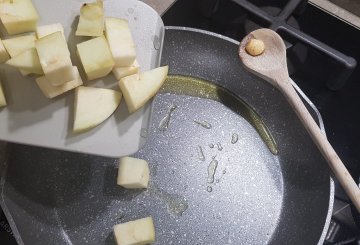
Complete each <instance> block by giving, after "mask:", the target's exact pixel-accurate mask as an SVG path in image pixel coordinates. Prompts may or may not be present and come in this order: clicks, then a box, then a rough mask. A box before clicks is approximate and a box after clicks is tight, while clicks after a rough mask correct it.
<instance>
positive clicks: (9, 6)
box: [0, 0, 39, 35]
mask: <svg viewBox="0 0 360 245" xmlns="http://www.w3.org/2000/svg"><path fill="white" fill-rule="evenodd" d="M0 19H1V22H2V23H3V24H4V27H5V29H6V31H7V33H8V34H9V35H14V34H19V33H23V32H29V31H35V29H36V25H37V22H38V20H39V15H38V13H37V11H36V9H35V7H34V5H33V3H32V1H31V0H1V1H0Z"/></svg>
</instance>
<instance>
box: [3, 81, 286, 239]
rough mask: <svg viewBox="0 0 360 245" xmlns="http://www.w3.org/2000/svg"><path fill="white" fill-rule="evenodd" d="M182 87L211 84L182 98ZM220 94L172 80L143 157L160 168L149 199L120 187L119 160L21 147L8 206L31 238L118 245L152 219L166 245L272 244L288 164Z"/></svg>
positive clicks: (14, 155)
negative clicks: (124, 230) (126, 230)
mask: <svg viewBox="0 0 360 245" xmlns="http://www.w3.org/2000/svg"><path fill="white" fill-rule="evenodd" d="M181 79H183V81H182V82H181ZM189 79H190V80H191V82H189V81H190V80H189ZM185 80H187V81H188V82H185ZM172 82H173V83H174V82H176V83H178V84H180V83H182V84H183V86H185V85H184V84H188V85H189V84H192V83H193V82H195V83H198V84H200V83H201V84H202V85H201V86H200V87H199V88H198V89H196V88H195V87H192V88H191V87H188V85H186V86H187V88H185V87H183V89H184V90H183V93H179V91H178V92H175V91H172V92H171V91H170V88H169V86H168V85H171V83H172ZM167 86H168V87H167ZM209 86H210V87H209ZM213 86H214V85H211V84H210V83H208V82H205V81H203V80H198V79H194V78H186V77H172V76H170V77H169V80H168V82H167V83H166V84H165V86H164V88H163V90H162V93H160V94H158V95H157V96H156V97H155V99H154V102H153V113H152V120H151V125H150V128H149V130H148V132H143V135H142V136H143V137H146V138H147V143H146V144H145V146H144V148H142V149H140V151H139V152H138V153H136V154H134V156H135V157H139V158H143V159H145V160H147V161H148V162H149V165H150V170H151V183H150V187H149V189H148V190H146V191H143V190H125V189H122V188H121V187H119V186H117V185H116V175H117V161H116V160H113V159H107V158H102V157H94V156H89V155H81V154H75V153H69V152H59V151H55V150H50V149H41V148H34V147H28V146H20V145H12V146H11V149H10V154H9V155H10V158H9V161H8V170H7V176H6V182H4V186H3V198H4V203H5V205H6V206H7V210H8V212H9V213H11V214H12V218H13V220H14V221H15V223H16V224H18V225H17V228H18V231H19V233H20V234H21V235H22V239H23V240H24V241H27V243H30V244H35V243H36V244H50V243H56V244H67V243H68V242H69V241H71V243H72V244H85V243H87V244H115V242H114V239H113V234H112V227H113V226H114V225H115V224H117V223H121V222H126V221H129V220H133V219H138V218H143V217H146V216H152V217H153V219H154V223H155V227H156V240H157V242H156V244H267V243H268V242H269V241H271V238H272V235H273V234H274V233H275V229H276V227H277V225H278V222H279V219H280V218H279V217H280V215H281V209H282V205H283V196H284V186H283V177H282V174H281V169H280V163H279V157H278V156H277V155H274V154H272V152H271V151H270V150H269V147H268V145H267V144H266V143H265V142H266V140H265V141H264V139H263V138H262V136H261V135H260V134H259V133H258V131H257V130H256V128H255V127H254V126H252V124H251V123H250V122H249V121H251V120H249V118H244V117H243V116H242V115H241V113H238V111H236V110H234V108H240V109H241V108H242V110H243V111H244V110H245V109H244V108H245V106H246V105H245V104H244V103H242V102H241V100H236V99H234V98H233V97H232V96H233V94H231V93H230V92H226V91H225V90H221V91H223V92H222V94H221V95H222V98H223V99H226V100H227V101H237V102H236V103H238V104H236V105H232V107H229V106H227V105H226V103H221V101H222V100H220V99H216V98H214V97H213V96H214V94H213V92H211V91H220V89H219V88H217V89H215V90H214V89H211V88H214V87H213ZM185 91H188V92H185ZM189 91H190V92H191V93H190V92H189ZM195 91H198V92H199V91H200V92H201V91H202V92H201V93H200V94H198V93H197V92H195ZM249 108H250V107H249ZM249 108H248V109H249ZM248 109H247V110H248ZM250 109H251V108H250ZM240 111H241V110H240ZM249 115H253V113H250V114H249ZM69 159H70V160H69ZM17 214H19V215H17ZM20 214H21V215H20ZM29 229H30V230H31V231H32V232H29ZM39 236H41V241H42V242H40V243H39V239H38V237H39Z"/></svg>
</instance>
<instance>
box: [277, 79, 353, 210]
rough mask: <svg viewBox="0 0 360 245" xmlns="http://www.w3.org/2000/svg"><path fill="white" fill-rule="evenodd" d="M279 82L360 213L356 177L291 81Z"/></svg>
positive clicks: (280, 87) (282, 90)
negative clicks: (352, 175)
mask: <svg viewBox="0 0 360 245" xmlns="http://www.w3.org/2000/svg"><path fill="white" fill-rule="evenodd" d="M286 77H287V78H285V79H288V80H289V79H290V78H289V77H288V76H286ZM283 78H284V77H283ZM278 84H281V85H280V86H279V89H280V90H281V92H282V93H283V94H284V95H285V97H286V99H287V100H288V102H289V103H290V105H291V106H292V108H293V109H294V110H295V112H296V114H297V116H298V117H299V119H300V120H301V122H302V123H303V125H304V127H305V128H306V130H307V131H308V133H309V134H310V136H311V138H312V140H313V141H314V143H315V144H316V145H317V147H318V149H319V150H320V152H321V153H322V155H323V156H324V158H325V159H326V161H327V163H328V164H329V166H330V168H331V169H332V171H333V173H334V175H335V176H336V178H337V180H338V181H339V182H340V184H341V186H342V187H343V189H344V190H345V192H346V194H347V195H348V196H349V198H350V199H351V201H352V203H353V204H354V206H355V207H356V209H357V210H358V212H359V213H360V189H359V187H358V186H357V184H356V183H355V181H354V179H353V178H352V177H351V175H350V173H349V171H348V170H347V169H346V167H345V165H344V163H343V162H342V161H341V159H340V158H339V156H338V155H337V153H336V152H335V150H334V148H333V147H332V146H331V144H330V143H329V141H328V140H327V138H326V137H325V135H324V134H322V132H321V130H320V128H319V127H318V125H317V124H316V122H315V121H314V119H313V118H312V116H311V115H310V113H309V111H308V110H307V109H306V107H305V105H304V103H303V102H302V101H301V99H300V97H299V96H298V94H297V93H296V91H295V89H294V88H293V86H292V85H291V83H290V82H282V83H280V82H279V81H278Z"/></svg>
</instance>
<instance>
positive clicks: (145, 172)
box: [117, 157, 150, 189]
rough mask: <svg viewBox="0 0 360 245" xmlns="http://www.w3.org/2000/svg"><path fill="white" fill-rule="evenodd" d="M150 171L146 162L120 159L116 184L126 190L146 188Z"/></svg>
mask: <svg viewBox="0 0 360 245" xmlns="http://www.w3.org/2000/svg"><path fill="white" fill-rule="evenodd" d="M149 178H150V170H149V165H148V163H147V161H145V160H142V159H138V158H134V157H122V158H121V159H120V162H119V170H118V177H117V184H118V185H120V186H122V187H124V188H127V189H141V188H147V187H148V184H149Z"/></svg>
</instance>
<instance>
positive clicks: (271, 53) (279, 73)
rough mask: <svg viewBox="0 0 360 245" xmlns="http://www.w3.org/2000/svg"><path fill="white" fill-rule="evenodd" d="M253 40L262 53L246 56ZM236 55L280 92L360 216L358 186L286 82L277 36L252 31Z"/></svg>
mask: <svg viewBox="0 0 360 245" xmlns="http://www.w3.org/2000/svg"><path fill="white" fill-rule="evenodd" d="M253 39H256V40H261V41H262V42H263V44H264V45H265V50H264V51H263V52H262V53H261V52H257V55H256V56H253V55H250V54H249V53H248V52H247V50H246V45H247V44H248V42H249V41H250V40H253ZM248 47H249V46H248ZM248 50H249V48H248ZM249 51H250V50H249ZM239 56H240V59H241V60H242V62H243V64H244V65H245V67H246V68H247V69H248V70H249V71H250V72H252V73H254V74H256V75H258V76H260V77H262V78H264V79H265V80H266V81H268V82H270V83H271V84H272V85H273V86H275V87H276V88H278V89H279V90H280V91H281V92H282V94H283V95H284V96H285V98H286V99H287V100H288V102H289V103H290V105H291V106H292V108H293V109H294V110H295V112H296V114H297V115H298V117H299V119H300V120H301V122H302V123H303V125H304V127H305V128H306V130H307V131H308V133H309V134H310V136H311V138H312V140H313V141H314V143H315V144H316V145H317V147H318V149H319V150H320V152H321V153H322V155H323V156H324V158H325V159H326V161H327V163H328V164H329V166H330V168H331V169H332V171H333V173H334V174H335V176H336V178H337V179H338V181H339V182H340V184H341V186H342V187H343V188H344V190H345V192H346V194H347V195H348V196H349V198H350V199H351V201H352V202H353V204H354V206H355V207H356V209H357V210H358V212H359V213H360V189H359V187H358V186H357V185H356V183H355V181H354V180H353V178H352V177H351V175H350V173H349V171H348V170H347V169H346V167H345V166H344V164H343V162H342V161H341V160H340V158H339V156H338V155H337V154H336V152H335V150H334V149H333V148H332V146H331V145H330V143H329V141H328V140H327V139H326V137H325V136H324V135H323V134H322V133H321V131H320V129H319V127H318V125H317V124H316V122H315V121H314V119H313V118H312V116H311V115H310V113H309V112H308V110H307V109H306V107H305V105H304V104H303V103H302V101H301V99H300V98H299V96H298V95H297V93H296V91H295V89H294V88H293V87H292V85H291V83H290V78H289V74H288V69H287V64H286V48H285V44H284V42H283V40H282V39H281V37H280V36H279V35H278V34H277V33H276V32H274V31H272V30H270V29H259V30H255V31H253V32H251V33H250V34H248V35H247V36H246V37H245V38H244V39H243V40H242V41H241V43H240V48H239Z"/></svg>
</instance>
